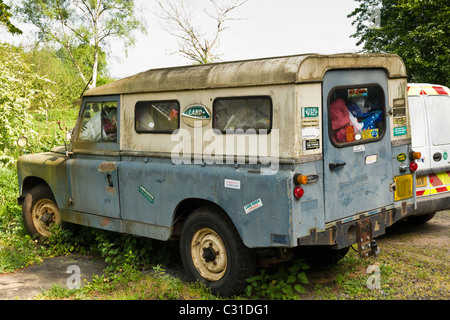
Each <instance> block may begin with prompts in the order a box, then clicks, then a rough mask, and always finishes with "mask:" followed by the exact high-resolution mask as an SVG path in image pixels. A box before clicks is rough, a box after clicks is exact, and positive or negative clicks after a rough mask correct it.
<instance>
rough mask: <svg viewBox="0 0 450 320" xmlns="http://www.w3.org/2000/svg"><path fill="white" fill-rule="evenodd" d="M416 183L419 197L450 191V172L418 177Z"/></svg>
mask: <svg viewBox="0 0 450 320" xmlns="http://www.w3.org/2000/svg"><path fill="white" fill-rule="evenodd" d="M422 179H424V180H422ZM416 181H417V188H416V195H417V196H418V197H421V196H427V195H431V194H437V193H441V192H449V191H450V171H447V172H440V173H437V174H434V173H432V174H429V175H428V177H417V180H416ZM419 181H423V182H425V185H423V184H419Z"/></svg>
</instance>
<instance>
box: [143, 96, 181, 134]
mask: <svg viewBox="0 0 450 320" xmlns="http://www.w3.org/2000/svg"><path fill="white" fill-rule="evenodd" d="M179 113H180V104H179V103H178V101H140V102H138V103H136V107H135V130H136V132H137V133H172V132H173V131H175V130H177V129H179V127H180V120H179Z"/></svg>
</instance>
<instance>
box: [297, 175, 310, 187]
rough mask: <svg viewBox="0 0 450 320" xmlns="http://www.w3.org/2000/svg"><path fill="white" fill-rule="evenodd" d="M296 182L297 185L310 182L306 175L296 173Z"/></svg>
mask: <svg viewBox="0 0 450 320" xmlns="http://www.w3.org/2000/svg"><path fill="white" fill-rule="evenodd" d="M294 183H295V184H296V185H299V184H307V183H308V177H307V176H304V175H301V174H296V175H294Z"/></svg>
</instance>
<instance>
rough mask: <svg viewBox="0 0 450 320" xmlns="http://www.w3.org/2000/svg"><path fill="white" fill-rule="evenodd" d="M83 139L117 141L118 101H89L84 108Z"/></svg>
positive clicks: (81, 137) (81, 134)
mask: <svg viewBox="0 0 450 320" xmlns="http://www.w3.org/2000/svg"><path fill="white" fill-rule="evenodd" d="M82 119H83V120H82V126H81V131H80V140H81V141H92V142H117V102H116V101H106V102H88V103H86V106H85V108H84V112H83V118H82Z"/></svg>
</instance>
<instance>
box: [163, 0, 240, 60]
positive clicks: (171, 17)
mask: <svg viewBox="0 0 450 320" xmlns="http://www.w3.org/2000/svg"><path fill="white" fill-rule="evenodd" d="M247 1H248V0H228V1H227V0H210V2H211V4H212V10H213V12H211V11H208V10H206V9H205V10H204V13H205V14H206V17H208V18H210V19H211V22H212V23H214V27H213V28H211V30H212V32H209V34H208V33H207V32H205V31H203V30H201V28H200V27H199V26H196V25H195V24H194V21H198V20H196V19H194V14H195V11H196V9H195V8H194V6H193V1H192V0H177V1H170V0H167V1H158V5H159V9H160V12H159V13H158V15H159V17H160V18H161V19H163V20H164V21H165V25H164V29H165V30H166V31H167V32H169V33H170V34H171V35H173V36H175V37H176V38H177V41H178V52H179V53H180V54H181V55H182V56H184V57H186V58H187V59H189V60H191V61H193V62H194V63H198V64H204V63H211V62H214V61H217V60H219V57H220V54H219V52H218V49H219V47H220V35H221V34H222V33H223V31H225V30H226V29H227V28H228V27H227V26H226V25H227V23H228V22H230V21H233V20H237V18H233V17H232V16H231V13H232V11H234V10H235V9H237V8H239V7H240V6H242V5H243V4H244V3H246V2H247ZM202 20H203V19H202Z"/></svg>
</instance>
